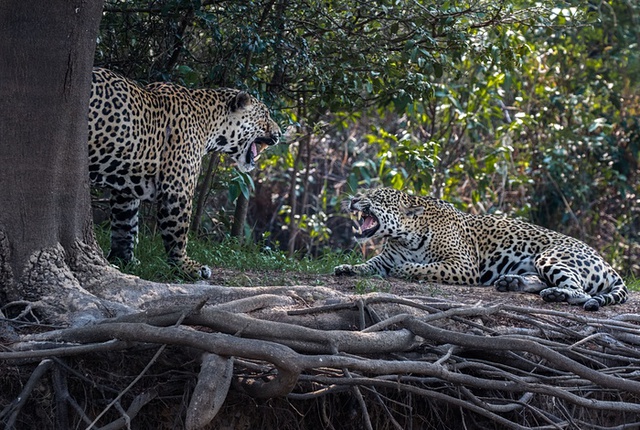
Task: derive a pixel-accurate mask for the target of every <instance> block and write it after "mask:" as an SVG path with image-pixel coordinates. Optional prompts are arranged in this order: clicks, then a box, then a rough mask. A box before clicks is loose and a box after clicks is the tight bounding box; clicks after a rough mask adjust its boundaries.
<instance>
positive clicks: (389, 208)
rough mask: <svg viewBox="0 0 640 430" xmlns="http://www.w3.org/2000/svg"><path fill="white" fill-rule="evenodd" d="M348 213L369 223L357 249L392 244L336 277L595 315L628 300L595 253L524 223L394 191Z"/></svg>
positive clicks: (366, 198)
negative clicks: (526, 298) (470, 290)
mask: <svg viewBox="0 0 640 430" xmlns="http://www.w3.org/2000/svg"><path fill="white" fill-rule="evenodd" d="M347 209H348V210H349V211H354V212H357V213H358V214H361V215H362V216H363V223H362V225H361V226H359V230H358V231H356V239H357V240H358V241H366V240H368V239H372V238H384V239H386V241H385V243H384V246H383V249H382V252H381V253H380V254H379V255H377V256H375V257H373V258H372V259H370V260H369V261H367V262H366V263H364V264H359V265H355V266H352V265H348V264H345V265H341V266H338V267H336V268H335V274H336V275H376V274H377V275H382V276H388V275H390V276H397V277H408V278H417V279H424V280H427V281H431V282H438V283H445V284H458V285H493V286H495V287H496V288H497V290H498V291H525V292H532V293H539V294H540V296H541V297H542V298H543V299H544V300H545V301H547V302H564V301H566V302H568V303H571V304H576V305H582V306H583V307H584V309H586V310H590V311H595V310H598V309H599V308H600V306H605V305H611V304H618V303H624V302H625V301H626V300H627V294H628V292H627V288H626V286H625V284H624V281H623V280H622V278H621V277H620V276H619V275H618V274H617V273H616V271H615V270H614V269H613V268H612V267H611V266H610V265H609V264H608V263H607V262H606V261H604V260H603V259H602V257H601V256H600V255H598V253H597V252H596V251H595V250H594V249H593V248H591V247H590V246H588V245H587V244H585V243H583V242H581V241H579V240H577V239H574V238H572V237H569V236H565V235H563V234H560V233H558V232H555V231H551V230H547V229H545V228H543V227H539V226H536V225H533V224H529V223H527V222H524V221H522V220H519V219H512V218H506V217H499V216H494V215H472V214H467V213H464V212H461V211H459V210H457V209H456V208H454V207H453V205H451V204H450V203H447V202H445V201H442V200H438V199H434V198H431V197H419V196H410V195H408V194H406V193H403V192H401V191H397V190H394V189H389V188H382V189H375V190H368V191H364V192H363V193H361V194H359V195H357V196H355V197H353V198H352V199H350V200H349V201H348V202H347Z"/></svg>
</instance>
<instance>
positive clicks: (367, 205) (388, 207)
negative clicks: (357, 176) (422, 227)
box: [343, 188, 424, 242]
mask: <svg viewBox="0 0 640 430" xmlns="http://www.w3.org/2000/svg"><path fill="white" fill-rule="evenodd" d="M414 200H415V197H412V196H409V195H408V194H406V193H403V192H402V191H398V190H395V189H392V188H377V189H371V190H365V191H362V192H360V193H358V194H357V195H356V196H354V197H352V198H350V199H348V200H345V201H344V202H343V208H344V209H345V210H346V211H348V212H350V213H351V217H352V219H353V220H354V221H355V226H354V227H353V232H354V236H355V239H356V241H358V242H365V241H367V240H369V239H373V238H376V237H381V238H402V237H404V236H405V235H406V232H407V231H408V230H409V229H410V225H409V224H411V222H412V220H414V219H415V217H417V216H420V215H421V214H422V213H423V211H424V207H423V206H421V205H418V204H416V202H415V201H414Z"/></svg>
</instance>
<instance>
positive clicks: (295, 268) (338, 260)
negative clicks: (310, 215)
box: [95, 224, 362, 285]
mask: <svg viewBox="0 0 640 430" xmlns="http://www.w3.org/2000/svg"><path fill="white" fill-rule="evenodd" d="M95 233H96V238H97V240H98V243H99V245H100V247H101V248H102V250H103V251H104V253H105V255H106V254H107V253H108V252H109V241H110V239H109V236H110V233H109V226H108V224H107V225H100V226H96V228H95ZM187 249H188V253H189V256H191V257H192V258H194V259H195V260H197V261H199V262H201V263H203V264H207V265H209V266H210V267H211V268H212V269H215V268H216V267H218V268H226V269H233V270H273V271H282V272H304V273H312V274H323V273H325V274H328V273H332V272H333V268H334V267H335V266H337V265H339V264H358V263H361V262H362V254H360V253H359V252H351V251H346V252H337V251H331V252H327V253H325V254H323V255H321V256H320V257H317V258H312V257H310V256H307V255H304V256H300V257H296V258H290V257H288V256H287V255H286V254H285V253H284V252H283V251H281V250H279V249H273V248H271V247H269V246H265V245H263V244H259V243H257V244H256V243H248V244H240V243H238V241H237V240H236V239H235V238H227V239H224V240H223V241H221V242H212V241H209V240H202V239H197V238H195V237H190V239H189V245H188V248H187ZM134 254H135V257H136V259H137V260H139V262H140V263H139V264H131V263H130V264H127V265H124V266H123V267H120V269H121V270H122V271H123V272H125V273H129V274H132V275H136V276H139V277H141V278H143V279H148V280H152V281H158V282H172V283H179V282H190V281H191V280H189V279H187V278H185V277H184V276H183V275H181V274H180V272H179V271H178V270H176V269H175V268H174V267H172V266H171V265H169V264H168V263H167V261H166V254H165V251H164V246H163V244H162V239H161V237H160V235H157V234H156V235H154V234H152V233H151V232H150V231H143V232H142V234H140V235H139V238H138V244H137V245H136V248H135V251H134ZM233 282H234V283H236V284H238V285H247V282H248V281H246V280H245V281H243V280H242V279H241V278H240V277H239V278H238V279H235V280H234V281H233Z"/></svg>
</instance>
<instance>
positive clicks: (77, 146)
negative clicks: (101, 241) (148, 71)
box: [0, 0, 102, 301]
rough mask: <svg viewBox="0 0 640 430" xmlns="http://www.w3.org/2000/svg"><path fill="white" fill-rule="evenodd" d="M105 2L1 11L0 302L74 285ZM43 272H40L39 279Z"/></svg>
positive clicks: (14, 6) (84, 221)
mask: <svg viewBox="0 0 640 430" xmlns="http://www.w3.org/2000/svg"><path fill="white" fill-rule="evenodd" d="M101 11H102V1H89V2H83V1H69V0H52V1H49V2H46V3H42V4H40V5H38V6H34V5H33V4H31V3H30V2H24V1H19V0H8V1H3V2H1V3H0V53H1V56H2V62H0V82H2V85H0V118H2V121H0V148H1V149H0V154H1V155H0V202H1V203H0V293H1V294H2V295H1V296H0V299H2V300H3V301H4V300H6V299H16V298H20V297H24V296H25V295H26V296H29V295H33V296H36V295H39V294H40V293H41V292H42V291H40V290H36V289H37V288H38V287H36V285H38V284H40V285H41V286H42V285H44V284H46V283H51V284H53V283H63V284H70V283H73V276H72V275H71V274H70V273H69V270H68V267H67V265H68V263H69V261H70V260H71V259H73V258H74V256H75V255H76V254H77V253H78V252H83V251H81V250H87V248H86V247H84V246H81V244H89V245H90V246H91V247H92V248H93V249H97V245H95V240H94V237H93V230H92V221H91V214H90V199H89V180H88V175H87V162H88V161H87V122H86V115H87V110H88V102H89V92H90V85H91V67H92V64H93V53H94V50H95V40H96V35H97V31H98V23H99V21H100V16H101ZM36 266H39V267H40V269H36Z"/></svg>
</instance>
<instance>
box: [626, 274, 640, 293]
mask: <svg viewBox="0 0 640 430" xmlns="http://www.w3.org/2000/svg"><path fill="white" fill-rule="evenodd" d="M625 283H626V284H627V288H628V289H629V290H631V291H640V278H636V277H635V276H632V277H629V278H627V279H625Z"/></svg>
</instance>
